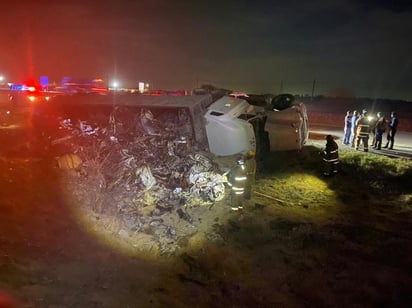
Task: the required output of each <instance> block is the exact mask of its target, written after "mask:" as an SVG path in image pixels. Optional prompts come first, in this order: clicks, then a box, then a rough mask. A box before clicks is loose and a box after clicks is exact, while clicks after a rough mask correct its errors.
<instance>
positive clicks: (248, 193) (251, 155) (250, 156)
mask: <svg viewBox="0 0 412 308" xmlns="http://www.w3.org/2000/svg"><path fill="white" fill-rule="evenodd" d="M245 166H246V176H247V179H246V187H245V199H246V200H250V199H251V198H252V193H253V191H252V190H253V185H255V179H256V153H255V151H252V150H251V151H249V152H248V153H247V156H246V162H245Z"/></svg>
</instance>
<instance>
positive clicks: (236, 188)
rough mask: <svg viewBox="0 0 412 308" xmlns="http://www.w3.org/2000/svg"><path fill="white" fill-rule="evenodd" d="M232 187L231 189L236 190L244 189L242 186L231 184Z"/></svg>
mask: <svg viewBox="0 0 412 308" xmlns="http://www.w3.org/2000/svg"><path fill="white" fill-rule="evenodd" d="M232 189H233V190H237V191H243V190H245V189H244V188H243V187H235V186H233V187H232Z"/></svg>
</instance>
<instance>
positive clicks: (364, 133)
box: [320, 109, 399, 176]
mask: <svg viewBox="0 0 412 308" xmlns="http://www.w3.org/2000/svg"><path fill="white" fill-rule="evenodd" d="M398 124H399V120H398V117H397V114H396V112H395V111H392V112H391V115H390V119H389V120H386V118H385V115H384V114H383V113H382V112H378V113H377V114H376V119H375V118H372V119H371V118H369V117H368V112H367V111H366V110H365V109H364V110H362V112H361V113H360V114H359V113H358V111H357V110H354V111H353V112H351V111H348V112H347V113H346V116H345V126H344V137H343V144H345V145H350V146H352V147H354V148H355V149H356V150H358V149H359V147H360V145H361V142H362V144H363V150H364V151H365V152H368V151H369V148H368V147H369V145H368V142H369V136H370V133H372V148H373V149H376V150H381V148H388V149H390V150H393V145H394V143H395V135H396V131H397V129H398ZM386 131H387V136H386V145H385V146H382V139H383V135H384V133H385V132H386ZM320 154H321V155H322V158H323V162H324V163H325V172H324V175H326V176H328V175H333V174H336V173H338V170H339V152H338V144H337V143H336V141H335V140H334V139H333V136H332V135H327V136H326V145H325V149H324V150H323V151H322V152H320Z"/></svg>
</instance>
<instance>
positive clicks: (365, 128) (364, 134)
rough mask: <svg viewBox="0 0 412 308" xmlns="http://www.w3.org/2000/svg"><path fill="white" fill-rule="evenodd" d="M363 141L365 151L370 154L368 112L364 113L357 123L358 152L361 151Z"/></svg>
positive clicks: (356, 147) (364, 111)
mask: <svg viewBox="0 0 412 308" xmlns="http://www.w3.org/2000/svg"><path fill="white" fill-rule="evenodd" d="M361 140H362V143H363V150H364V151H365V152H368V141H369V120H368V118H367V112H366V110H363V111H362V115H361V117H360V118H359V119H358V120H357V121H356V146H355V149H356V150H358V149H359V145H360V142H361Z"/></svg>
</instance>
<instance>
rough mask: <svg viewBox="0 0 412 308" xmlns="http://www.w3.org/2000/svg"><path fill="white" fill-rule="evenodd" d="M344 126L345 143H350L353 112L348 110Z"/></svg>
mask: <svg viewBox="0 0 412 308" xmlns="http://www.w3.org/2000/svg"><path fill="white" fill-rule="evenodd" d="M344 122H345V123H344V125H345V126H344V127H343V144H346V145H348V144H349V142H350V135H351V132H352V112H351V111H347V112H346V116H345V120H344Z"/></svg>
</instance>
